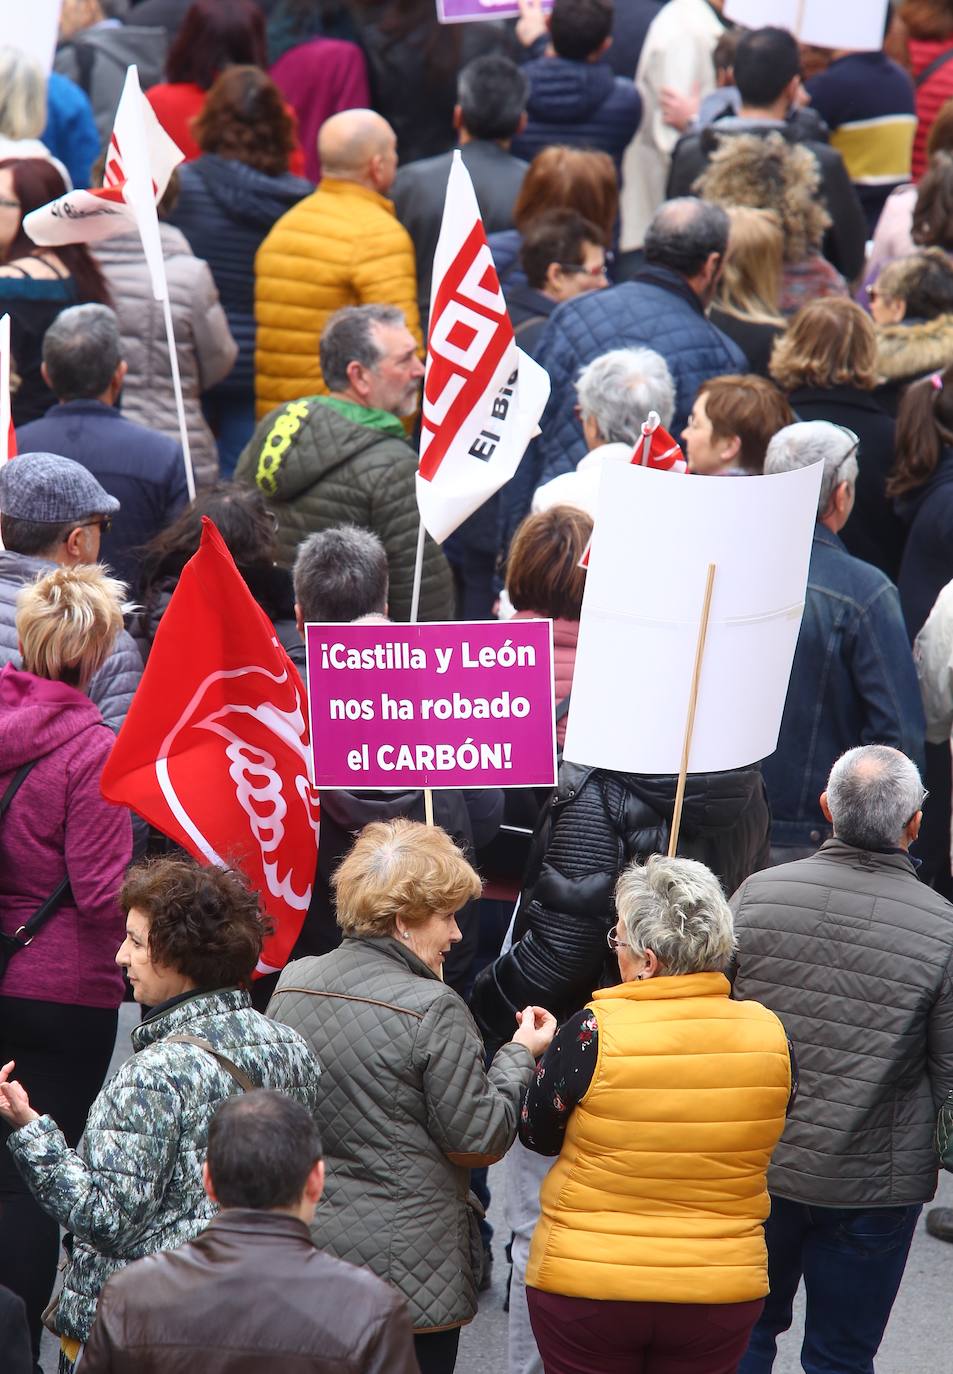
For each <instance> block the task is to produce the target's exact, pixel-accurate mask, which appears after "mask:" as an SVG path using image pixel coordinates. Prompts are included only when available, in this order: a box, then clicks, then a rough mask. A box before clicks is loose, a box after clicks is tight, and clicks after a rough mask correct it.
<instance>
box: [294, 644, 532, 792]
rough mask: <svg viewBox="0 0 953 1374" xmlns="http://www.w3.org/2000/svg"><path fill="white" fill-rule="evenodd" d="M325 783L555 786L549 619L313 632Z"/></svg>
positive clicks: (315, 736) (317, 751)
mask: <svg viewBox="0 0 953 1374" xmlns="http://www.w3.org/2000/svg"><path fill="white" fill-rule="evenodd" d="M306 643H307V652H308V695H309V699H310V702H311V747H312V752H313V756H314V782H315V785H316V786H317V787H318V788H335V787H343V788H354V787H366V788H394V787H437V788H439V787H552V786H553V784H554V783H555V780H556V738H555V723H554V720H553V639H552V622H551V621H549V620H517V621H509V622H505V623H502V624H501V623H499V622H497V621H472V622H459V621H457V622H454V623H451V624H439V625H309V626H308V627H307V638H306Z"/></svg>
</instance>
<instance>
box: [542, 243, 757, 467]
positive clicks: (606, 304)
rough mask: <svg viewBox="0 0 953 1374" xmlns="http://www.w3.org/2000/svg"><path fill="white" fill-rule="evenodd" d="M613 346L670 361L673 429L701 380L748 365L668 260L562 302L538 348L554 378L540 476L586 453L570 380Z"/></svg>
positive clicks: (684, 420) (685, 415) (679, 424)
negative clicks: (649, 351)
mask: <svg viewBox="0 0 953 1374" xmlns="http://www.w3.org/2000/svg"><path fill="white" fill-rule="evenodd" d="M614 348H651V349H654V351H655V352H656V353H660V354H661V356H662V357H663V358H664V359H665V361H666V362H667V363H668V366H669V370H670V371H671V374H672V378H673V380H674V382H675V418H674V421H673V423H672V433H673V434H679V433H681V431H682V430H683V429H684V427H685V425H686V423H687V421H688V415H689V411H690V410H691V408H692V402H693V401H694V399H695V393H696V392H697V391H698V388H699V386H700V385H701V383H702V382H704V381H707V380H708V378H709V377H718V376H721V374H722V373H725V372H747V371H748V360H747V358H746V357H745V355H744V354H743V353H742V351H741V349H740V348H739V347H738V345H737V344H736V343H733V342H732V340H731V339H729V338H728V337H727V336H726V335H725V334H722V332H721V330H720V329H716V328H715V326H714V325H713V324H711V323H710V321H709V320H708V319H707V318H706V316H705V312H704V310H703V309H702V305H701V302H700V301H699V299H698V297H697V296H696V295H695V293H694V291H692V289H691V287H690V286H689V285H688V283H687V282H686V281H685V279H684V277H681V276H679V274H678V273H677V272H672V271H670V270H669V269H668V268H667V267H654V266H653V267H644V268H642V269H641V270H640V271H639V272H638V273H637V274H636V276H635V279H634V280H633V281H627V282H622V283H621V284H620V285H619V286H610V287H609V288H608V290H606V291H590V292H589V293H588V294H587V295H585V296H579V297H577V298H576V300H572V301H565V302H564V303H563V304H562V305H560V306H558V307H557V308H556V310H554V311H553V314H552V315H551V316H550V320H549V323H548V324H547V326H546V328H545V329H544V330H543V336H542V339H541V340H540V344H539V348H538V351H537V354H536V359H537V361H538V362H539V363H541V364H542V366H543V367H545V369H546V371H547V372H548V373H549V376H550V380H551V382H552V392H551V394H550V398H549V404H548V405H547V407H546V410H545V412H544V414H543V419H542V430H543V434H542V439H541V440H540V446H541V462H540V472H539V479H538V481H539V482H540V483H541V482H548V481H549V480H550V478H552V477H558V475H559V474H560V473H561V472H572V471H573V469H574V468H575V466H576V464H577V463H578V462H579V460H580V458H584V457H585V454H586V441H585V439H584V438H583V435H582V428H581V426H580V424H579V422H578V420H577V419H576V418H575V416H574V414H573V409H574V407H575V404H576V391H575V387H574V385H573V383H574V382H575V380H576V378H577V376H578V375H579V371H580V368H582V367H584V366H585V365H586V363H591V362H592V360H593V358H598V357H601V355H602V354H603V353H608V352H610V351H611V350H612V349H614Z"/></svg>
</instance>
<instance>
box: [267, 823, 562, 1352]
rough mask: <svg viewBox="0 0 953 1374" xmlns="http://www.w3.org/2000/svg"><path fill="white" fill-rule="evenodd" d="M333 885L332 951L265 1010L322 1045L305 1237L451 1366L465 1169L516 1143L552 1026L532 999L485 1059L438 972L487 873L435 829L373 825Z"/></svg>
mask: <svg viewBox="0 0 953 1374" xmlns="http://www.w3.org/2000/svg"><path fill="white" fill-rule="evenodd" d="M334 887H335V892H336V897H337V920H338V925H340V927H341V929H342V930H343V932H344V939H343V941H342V943H341V945H340V947H339V948H338V949H336V950H333V951H332V952H331V953H330V954H324V955H321V956H320V957H317V958H308V959H299V960H298V961H297V962H295V963H293V964H289V965H288V967H287V968H286V969H285V970H284V972H283V973H282V975H281V978H280V979H279V981H278V986H277V988H276V990H275V995H274V997H273V998H272V1000H271V1004H270V1006H269V1008H268V1014H269V1016H273V1017H275V1018H276V1019H277V1020H279V1021H283V1022H284V1023H285V1024H286V1025H288V1026H291V1027H293V1029H295V1030H297V1031H299V1032H300V1033H301V1034H302V1035H303V1036H304V1038H305V1039H306V1040H307V1041H308V1043H309V1044H310V1045H311V1046H312V1047H313V1048H315V1049H316V1048H317V1047H318V1046H320V1047H321V1051H322V1057H321V1063H322V1065H323V1066H324V1069H325V1071H324V1073H323V1075H322V1080H321V1086H322V1092H321V1096H320V1101H319V1104H318V1109H317V1112H316V1114H315V1119H316V1120H317V1123H318V1126H319V1128H320V1130H321V1138H322V1140H323V1141H324V1149H325V1158H326V1161H327V1165H328V1187H327V1191H326V1193H325V1196H324V1200H323V1202H322V1203H321V1208H320V1210H319V1212H318V1214H317V1216H316V1219H315V1223H314V1228H313V1234H314V1239H315V1241H316V1243H317V1244H318V1245H319V1246H320V1247H321V1248H322V1249H324V1250H329V1251H330V1252H331V1253H332V1254H334V1255H337V1256H338V1257H339V1258H340V1259H346V1260H350V1261H351V1262H352V1263H355V1264H366V1265H367V1266H368V1267H369V1268H370V1269H373V1270H374V1272H375V1273H376V1274H379V1275H380V1276H381V1278H384V1279H387V1280H388V1282H390V1283H392V1284H393V1285H394V1286H395V1287H396V1288H398V1289H399V1290H400V1291H401V1292H402V1293H403V1295H404V1297H405V1298H406V1299H407V1305H408V1307H409V1309H410V1314H411V1318H412V1320H413V1325H414V1337H415V1346H416V1353H417V1359H418V1362H419V1364H420V1368H421V1371H422V1374H452V1370H453V1367H454V1364H455V1362H456V1356H457V1344H458V1342H459V1339H460V1328H461V1326H462V1325H463V1324H464V1323H465V1322H468V1321H470V1319H471V1318H472V1317H473V1316H474V1314H475V1313H476V1309H477V1297H476V1295H477V1284H478V1282H479V1277H480V1275H479V1272H478V1270H479V1266H480V1263H481V1256H482V1243H481V1240H480V1236H479V1231H478V1229H477V1226H476V1214H475V1211H474V1207H473V1203H474V1202H475V1199H472V1200H471V1199H470V1198H468V1187H469V1171H470V1169H472V1168H478V1167H480V1166H482V1165H486V1164H491V1163H493V1162H494V1161H495V1160H497V1159H499V1158H500V1157H501V1156H502V1155H504V1154H505V1153H506V1151H507V1150H508V1149H509V1147H510V1145H512V1143H513V1140H514V1138H515V1136H516V1123H517V1116H518V1113H519V1107H520V1102H521V1101H522V1097H523V1093H524V1092H525V1090H526V1088H527V1086H528V1084H529V1081H530V1079H531V1078H532V1076H533V1073H534V1071H535V1068H536V1059H537V1058H538V1056H539V1055H541V1054H542V1053H543V1051H544V1050H545V1049H546V1047H547V1045H548V1044H549V1042H550V1040H551V1039H552V1036H553V1031H554V1030H555V1027H556V1022H555V1020H554V1019H553V1017H552V1016H551V1015H550V1014H549V1012H547V1011H544V1010H543V1009H542V1008H541V1007H526V1008H525V1009H524V1010H523V1011H521V1012H519V1013H518V1015H517V1018H516V1019H517V1021H518V1022H519V1026H518V1029H516V1031H515V1034H514V1035H513V1039H512V1040H511V1041H510V1042H509V1043H508V1044H506V1045H504V1046H503V1047H502V1049H501V1050H500V1051H499V1053H498V1054H497V1055H496V1057H495V1058H494V1060H493V1062H492V1063H491V1064H490V1067H489V1068H488V1069H485V1068H484V1053H483V1042H482V1040H481V1039H480V1034H479V1032H478V1031H477V1028H476V1025H475V1024H474V1022H473V1019H472V1017H471V1016H470V1013H469V1012H468V1011H467V1009H466V1006H465V1005H464V1003H463V1002H462V1001H461V999H460V998H459V997H458V995H457V994H456V993H455V992H454V991H453V990H452V988H449V987H447V986H446V985H445V984H444V982H443V980H442V969H443V962H444V959H445V957H446V955H447V954H448V952H449V950H450V947H451V945H454V944H456V943H457V941H459V939H460V938H461V937H460V931H459V928H458V927H457V922H456V915H455V913H456V912H457V911H459V910H460V908H461V907H462V906H463V904H464V903H465V902H467V901H469V900H470V899H471V898H474V897H477V896H478V895H479V893H480V880H479V878H478V877H477V875H476V873H474V871H473V869H472V868H471V867H470V865H469V864H468V863H467V861H466V859H465V858H464V857H463V855H462V854H461V853H460V851H459V850H458V849H457V847H456V846H455V845H454V843H453V841H452V840H451V839H450V837H449V836H448V835H446V834H445V833H444V831H442V830H440V829H439V828H437V827H434V826H425V825H420V824H418V823H417V822H414V821H407V820H396V821H386V822H383V821H381V822H377V823H375V824H374V825H369V826H367V827H366V828H365V829H364V830H363V831H362V832H361V834H360V836H359V837H358V839H357V842H356V843H355V845H354V847H353V849H352V850H351V851H350V853H349V854H348V855H347V857H346V858H345V859H344V861H343V862H342V863H341V865H340V867H339V868H338V870H337V872H336V874H335V876H334Z"/></svg>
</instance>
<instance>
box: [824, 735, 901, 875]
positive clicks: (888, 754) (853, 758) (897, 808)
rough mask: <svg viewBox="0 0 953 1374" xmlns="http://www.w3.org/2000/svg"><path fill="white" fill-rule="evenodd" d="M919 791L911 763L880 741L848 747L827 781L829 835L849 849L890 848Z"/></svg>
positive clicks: (896, 838) (896, 843)
mask: <svg viewBox="0 0 953 1374" xmlns="http://www.w3.org/2000/svg"><path fill="white" fill-rule="evenodd" d="M924 796H925V793H924V790H923V783H922V782H921V780H920V774H919V772H918V771H917V767H916V765H915V764H914V763H911V761H910V759H908V758H907V756H906V754H901V752H900V750H899V749H891V748H889V747H888V746H887V745H886V744H865V745H861V746H859V747H858V748H856V749H848V751H847V753H846V754H841V756H840V758H839V759H838V760H837V762H836V763H835V764H834V767H833V768H832V769H831V775H830V777H829V778H828V780H827V805H828V807H829V808H830V813H831V817H832V819H833V823H834V834H835V835H836V837H837V838H838V839H839V840H843V841H844V843H845V844H850V845H853V846H854V848H855V849H874V850H877V849H894V848H896V846H897V845H898V844H899V841H900V840H901V839H902V838H903V832H904V830H905V829H906V828H907V826H908V825H909V823H910V821H911V820H912V819H913V817H914V816H915V815H916V814H917V812H918V811H919V810H920V807H921V806H922V805H923V799H924Z"/></svg>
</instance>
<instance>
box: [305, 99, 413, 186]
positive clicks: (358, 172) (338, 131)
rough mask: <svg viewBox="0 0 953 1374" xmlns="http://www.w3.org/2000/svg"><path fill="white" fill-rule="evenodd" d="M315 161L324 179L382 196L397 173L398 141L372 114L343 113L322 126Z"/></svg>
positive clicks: (362, 112) (385, 125) (392, 132)
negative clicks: (346, 182) (317, 158)
mask: <svg viewBox="0 0 953 1374" xmlns="http://www.w3.org/2000/svg"><path fill="white" fill-rule="evenodd" d="M318 157H319V158H320V159H321V170H322V173H323V175H324V176H326V177H335V178H336V179H337V180H338V181H356V182H358V183H359V184H360V185H362V186H368V187H370V188H371V190H374V191H379V192H381V194H384V193H386V192H387V191H389V190H390V187H391V183H392V182H393V180H394V176H395V175H396V172H397V138H396V135H395V134H394V131H393V129H392V128H391V127H390V125H389V124H388V122H387V120H386V119H383V118H382V117H381V116H380V115H379V114H377V113H375V111H374V110H342V112H341V113H340V114H336V115H332V116H331V118H330V119H328V120H325V122H324V123H323V124H322V125H321V131H320V133H319V134H318Z"/></svg>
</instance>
